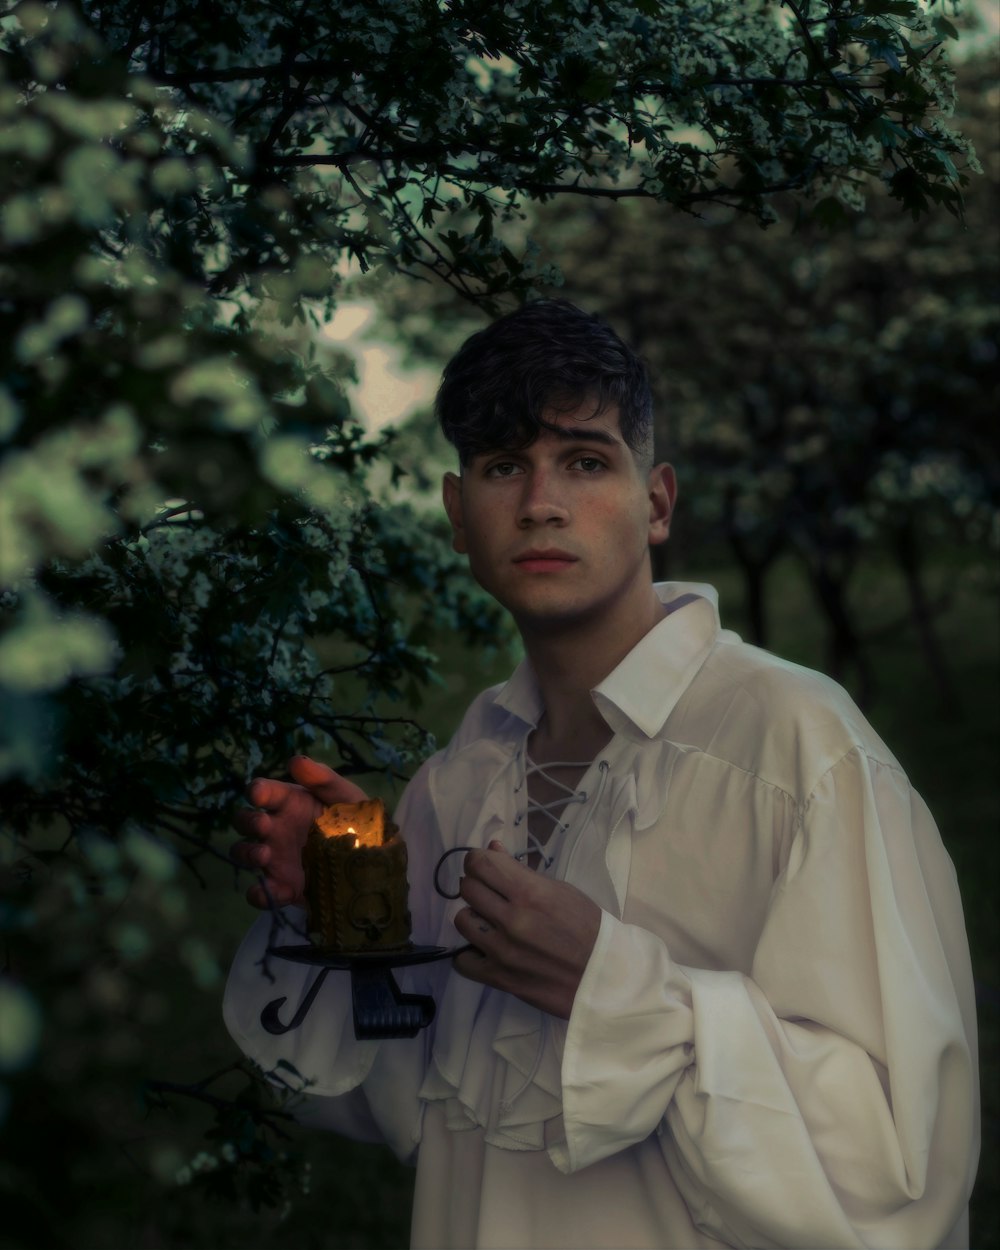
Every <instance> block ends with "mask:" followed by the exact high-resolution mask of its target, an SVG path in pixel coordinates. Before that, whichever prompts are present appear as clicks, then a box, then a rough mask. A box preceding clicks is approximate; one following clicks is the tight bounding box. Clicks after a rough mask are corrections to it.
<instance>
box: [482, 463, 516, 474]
mask: <svg viewBox="0 0 1000 1250" xmlns="http://www.w3.org/2000/svg"><path fill="white" fill-rule="evenodd" d="M520 471H521V470H520V465H517V464H515V463H514V461H513V460H497V461H495V462H494V463H493V464H491V465H488V466H487V468H486V472H485V476H486V477H513V476H514V475H515V474H516V473H519V472H520Z"/></svg>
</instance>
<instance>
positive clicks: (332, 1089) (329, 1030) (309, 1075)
mask: <svg viewBox="0 0 1000 1250" xmlns="http://www.w3.org/2000/svg"><path fill="white" fill-rule="evenodd" d="M285 914H286V917H287V919H288V920H290V921H291V922H292V923H293V924H295V925H298V926H299V928H301V926H302V922H303V919H304V917H303V916H302V913H301V910H300V909H299V908H293V907H289V908H286V909H285ZM273 932H274V921H273V918H272V917H271V916H270V915H263V916H261V917H260V918H259V919H258V920H256V921H255V922H254V924H253V925H252V927H251V928H250V931H249V932H248V933H247V935H246V937H245V938H244V939H243V942H242V944H241V945H240V948H239V950H238V951H237V952H236V957H235V958H234V960H233V966H232V968H231V969H230V972H229V979H228V981H227V982H226V990H225V995H224V997H223V1003H222V1015H223V1019H224V1020H225V1023H226V1028H227V1029H228V1030H229V1033H230V1035H231V1036H232V1038H233V1040H234V1041H235V1042H236V1043H237V1045H238V1046H239V1047H240V1049H241V1050H242V1051H243V1052H244V1054H246V1055H247V1056H248V1057H249V1058H250V1059H252V1060H253V1061H254V1063H256V1064H257V1065H258V1066H259V1067H261V1068H263V1069H264V1071H265V1072H274V1071H275V1070H277V1071H278V1074H279V1075H280V1077H281V1079H282V1080H283V1081H285V1082H291V1083H293V1084H294V1080H293V1079H292V1073H291V1072H289V1070H288V1065H291V1067H292V1068H293V1069H294V1071H295V1072H297V1073H298V1074H299V1076H300V1077H301V1078H302V1080H303V1081H305V1082H307V1083H308V1093H310V1094H324V1095H327V1096H336V1095H338V1094H344V1093H347V1091H348V1090H352V1089H355V1088H356V1087H357V1086H358V1085H360V1084H361V1082H362V1081H363V1080H364V1079H365V1077H366V1076H367V1075H368V1073H369V1072H370V1071H371V1068H372V1064H373V1063H374V1062H375V1057H376V1055H377V1054H378V1048H379V1043H378V1042H359V1041H358V1040H357V1038H355V1036H354V1015H353V1010H352V1007H351V986H350V980H349V973H347V972H339V971H337V972H329V973H327V974H326V981H325V982H324V984H323V985H322V986H321V987H320V990H319V993H318V994H317V995H316V998H315V1000H314V1002H313V1004H312V1006H311V1007H310V1009H309V1014H308V1015H307V1016H306V1018H305V1020H303V1022H302V1024H301V1025H299V1027H298V1028H297V1029H292V1030H290V1031H289V1032H287V1033H280V1034H274V1033H268V1032H267V1030H266V1029H265V1028H264V1027H263V1025H262V1024H261V1022H260V1017H261V1012H262V1011H263V1010H264V1008H265V1007H266V1006H267V1004H268V1003H271V1002H274V1001H275V1000H277V999H281V998H284V999H285V1002H284V1003H283V1004H282V1006H281V1009H280V1018H281V1019H282V1020H286V1021H287V1020H289V1019H291V1017H292V1015H294V1013H295V1011H296V1009H297V1007H298V1005H299V1003H300V1002H301V1001H302V999H303V998H304V997H305V995H306V994H307V993H308V992H309V989H310V987H311V986H312V985H313V983H314V981H315V980H316V978H317V977H318V976H321V975H323V974H322V970H321V969H318V968H315V967H310V966H309V965H306V964H297V963H292V962H291V961H290V960H287V959H281V958H278V957H276V956H274V955H268V954H267V948H268V946H269V945H270V943H271V939H272V935H273Z"/></svg>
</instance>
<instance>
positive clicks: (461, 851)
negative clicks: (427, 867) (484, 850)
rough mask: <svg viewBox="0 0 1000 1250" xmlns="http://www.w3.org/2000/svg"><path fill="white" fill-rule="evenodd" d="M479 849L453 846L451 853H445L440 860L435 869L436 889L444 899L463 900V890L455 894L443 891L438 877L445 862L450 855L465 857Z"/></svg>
mask: <svg viewBox="0 0 1000 1250" xmlns="http://www.w3.org/2000/svg"><path fill="white" fill-rule="evenodd" d="M478 849H479V848H478V847H475V846H453V847H452V848H451V850H450V851H445V853H444V854H443V855H442V856H441V858H440V859H439V860H438V862H437V864H436V866H435V868H434V889H435V890H436V891H437V893H438V894H440V895H441V897H442V898H461V897H462V891H461V889H459V890H458V891H457V892H456V893H455V894H449V893H448V891H447V890H442V889H441V882H440V881H439V880H438V875H439V873H440V872H441V869H442V867H443V866H444V861H445V860H446V859H447V858H448V856H449V855H459V854H462V855H464V854H466V853H467V852H468V851H475V850H478Z"/></svg>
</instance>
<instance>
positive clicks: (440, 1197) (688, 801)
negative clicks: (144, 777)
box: [225, 584, 978, 1247]
mask: <svg viewBox="0 0 1000 1250" xmlns="http://www.w3.org/2000/svg"><path fill="white" fill-rule="evenodd" d="M658 590H659V593H660V595H661V598H662V599H663V601H664V602H665V604H667V605H668V607H669V606H670V605H671V604H673V605H677V604H683V606H681V607H679V608H678V609H677V610H675V611H672V612H670V613H669V614H668V615H667V616H665V618H664V620H663V621H662V622H661V623H660V624H659V625H658V626H657V627H656V628H655V629H653V630H652V631H650V633H649V634H647V635H646V637H645V638H644V639H642V641H641V642H640V643H639V644H638V645H637V646H636V647H635V648H634V649H633V650H632V652H630V654H629V655H628V656H627V657H626V658H625V659H624V660H623V661H622V663H621V664H620V665H619V666H618V667H617V668H616V669H615V670H614V672H612V673H611V674H610V675H609V676H608V677H607V678H606V679H605V680H604V681H603V682H602V683H601V684H600V685H599V686H598V687H597V688H596V689H595V690H594V691H593V698H594V702H595V705H596V706H597V708H598V710H599V711H600V713H601V715H602V716H603V717H604V719H605V720H606V722H607V724H608V726H609V728H610V729H611V730H612V731H613V732H612V737H611V739H610V741H609V742H608V744H607V746H606V747H605V749H604V750H603V751H602V752H601V753H600V754H599V755H598V757H597V758H596V759H595V760H594V761H593V763H592V764H591V766H590V768H589V769H588V771H587V773H586V775H585V776H584V777H583V778H582V780H581V781H580V783H579V788H580V790H581V791H582V792H584V793H585V795H586V798H585V799H584V800H582V801H581V802H580V803H579V804H578V805H576V806H574V807H572V808H568V809H567V813H566V816H565V817H564V821H565V823H566V825H567V827H566V831H565V833H564V834H563V835H562V837H561V838H560V839H559V840H558V841H557V842H556V843H554V844H553V848H552V849H553V855H554V858H553V862H552V864H551V866H550V867H549V868H548V870H547V871H548V872H549V873H551V874H553V875H554V876H556V877H557V878H559V879H561V880H566V881H569V882H571V883H573V884H574V885H576V886H578V887H579V888H580V889H582V890H584V891H585V892H586V893H587V894H588V895H589V896H590V897H591V898H593V899H594V900H595V901H596V902H597V903H598V905H599V906H600V907H601V909H602V922H601V928H600V932H599V935H598V939H597V943H596V946H595V948H594V951H593V953H592V955H591V958H590V960H589V963H588V966H587V970H586V973H585V975H584V979H583V982H582V983H581V986H580V989H579V991H578V993H577V996H576V1000H575V1003H574V1008H573V1012H572V1015H571V1018H570V1020H569V1021H561V1020H557V1019H555V1018H553V1017H550V1016H547V1015H546V1014H545V1013H543V1012H541V1011H539V1010H537V1009H535V1008H533V1007H530V1006H528V1005H527V1004H525V1003H523V1002H521V1000H520V999H517V998H515V997H513V996H511V995H508V994H503V993H500V992H498V991H496V990H493V989H491V988H489V987H485V986H482V985H480V984H478V983H475V982H471V981H468V980H466V979H465V978H462V977H461V976H459V975H458V974H456V973H453V972H452V970H451V968H450V965H449V964H448V963H439V964H428V965H423V966H421V967H416V968H412V969H408V970H406V971H405V972H404V973H399V974H397V979H398V980H399V981H400V983H401V986H402V988H404V989H405V990H410V991H415V992H424V993H431V994H433V996H434V998H435V1000H436V1002H437V1015H436V1019H435V1021H434V1023H433V1025H432V1027H431V1028H430V1029H428V1030H426V1031H425V1032H423V1033H422V1034H421V1035H419V1036H418V1037H417V1038H414V1039H412V1040H406V1041H404V1040H399V1041H388V1042H381V1043H376V1042H358V1041H356V1039H355V1038H354V1037H353V1030H352V1027H351V1010H350V995H349V993H348V992H346V991H347V984H346V974H338V973H335V974H331V976H330V978H329V979H328V983H327V985H325V986H324V987H323V989H322V991H321V993H320V995H319V997H318V999H317V1001H316V1003H315V1004H314V1006H313V1008H312V1011H311V1013H310V1015H309V1017H308V1018H307V1020H306V1022H305V1024H303V1026H302V1027H301V1028H300V1029H298V1030H295V1031H294V1032H292V1033H289V1034H285V1035H283V1036H281V1037H274V1036H271V1035H269V1034H267V1033H266V1032H264V1031H263V1030H262V1029H261V1028H260V1024H259V1017H260V1012H261V1009H262V1008H263V1006H264V1004H265V1003H266V1002H268V1001H270V1000H271V999H274V998H276V997H279V996H281V995H285V996H287V998H288V1000H289V1004H290V1005H294V1003H296V1002H298V1001H299V1000H300V998H301V996H302V994H303V993H304V992H305V991H306V990H307V989H308V986H309V984H310V983H311V981H312V979H313V977H314V976H315V975H316V973H315V970H312V969H308V968H303V967H302V966H300V965H294V964H288V963H282V962H281V961H278V960H275V959H268V958H266V956H265V953H264V952H265V948H266V946H267V944H268V941H269V940H270V939H271V938H272V937H273V926H274V920H273V918H271V917H267V916H264V917H261V918H260V920H258V921H257V923H256V925H255V926H254V927H253V929H251V931H250V933H249V934H248V936H247V938H246V940H245V941H244V943H243V946H242V947H241V948H240V951H239V952H238V954H237V957H236V959H235V961H234V965H233V969H232V972H231V974H230V980H229V984H228V987H227V994H226V1002H225V1016H226V1021H227V1024H228V1026H229V1028H230V1031H231V1032H232V1034H233V1036H234V1037H235V1038H236V1040H237V1041H238V1042H239V1043H240V1045H241V1046H242V1047H243V1048H244V1049H245V1050H246V1051H247V1053H248V1054H250V1055H251V1056H252V1057H253V1058H255V1059H256V1060H257V1062H258V1063H260V1064H261V1065H262V1066H263V1067H264V1068H265V1069H268V1070H270V1069H274V1068H276V1066H277V1065H278V1064H279V1062H283V1063H284V1064H291V1065H292V1066H293V1067H294V1068H295V1069H296V1070H297V1071H298V1072H299V1073H300V1074H301V1075H302V1076H303V1077H304V1078H306V1079H307V1080H309V1081H310V1095H311V1096H310V1098H309V1099H308V1104H307V1107H306V1109H305V1111H304V1113H303V1118H310V1119H312V1120H313V1121H314V1122H315V1123H317V1124H322V1125H325V1126H328V1127H333V1128H336V1129H338V1130H339V1131H341V1132H346V1133H348V1134H351V1135H354V1136H357V1137H362V1138H367V1139H378V1138H381V1139H383V1140H386V1141H387V1142H388V1143H389V1144H390V1145H391V1146H392V1148H393V1149H394V1150H395V1151H396V1152H397V1154H399V1155H400V1156H401V1157H404V1158H406V1157H410V1156H412V1155H413V1154H414V1153H416V1156H417V1163H418V1179H417V1201H416V1207H415V1212H414V1230H413V1240H414V1245H427V1246H430V1245H437V1246H444V1245H456V1246H489V1245H492V1246H516V1245H523V1246H538V1247H540V1246H543V1245H545V1246H557V1245H567V1246H569V1245H574V1246H580V1247H582V1246H590V1245H592V1246H599V1245H618V1246H633V1245H635V1246H651V1247H652V1246H658V1247H662V1246H669V1245H677V1246H715V1245H730V1246H744V1245H745V1246H802V1245H809V1246H838V1247H839V1246H886V1247H888V1246H901V1245H907V1246H923V1245H925V1246H928V1247H932V1246H939V1245H941V1246H944V1245H947V1246H959V1245H961V1244H962V1242H963V1237H964V1233H963V1229H964V1211H965V1207H966V1204H967V1200H968V1191H969V1188H970V1186H971V1178H972V1176H973V1175H974V1169H975V1158H976V1146H977V1132H978V1129H977V1124H978V1120H977V1115H978V1103H977V1094H976V1070H975V1052H974V1046H975V1042H974V1038H975V1031H974V1027H975V1022H974V1008H973V998H972V989H971V974H970V971H969V965H968V953H967V948H966V944H965V937H964V930H963V925H962V916H961V905H960V901H959V899H958V895H957V890H956V887H955V879H954V873H953V870H952V868H951V864H950V862H949V860H948V858H947V856H946V854H945V852H944V850H943V848H942V846H941V843H940V839H939V837H938V834H937V831H936V829H935V827H934V824H933V821H932V819H931V817H930V815H929V813H928V812H927V810H926V808H925V807H924V806H923V805H922V804H921V802H920V800H919V798H918V797H917V796H916V795H915V794H914V793H913V791H912V790H911V789H910V787H909V784H908V783H907V781H906V778H905V777H904V776H903V774H902V772H901V770H900V769H899V765H898V764H897V763H896V761H895V760H894V759H893V757H892V756H891V755H890V754H889V753H888V751H887V750H886V748H885V747H884V745H883V744H882V743H881V742H880V740H879V739H878V738H877V736H876V735H875V734H874V732H873V731H872V730H871V728H870V726H868V725H867V723H866V722H865V721H864V719H863V717H862V716H861V715H860V713H859V712H858V711H857V709H856V708H855V707H854V705H853V704H852V703H851V702H850V700H849V699H848V698H847V696H846V695H845V694H844V693H843V691H841V690H840V689H839V687H837V686H835V685H834V684H833V683H831V682H829V681H827V680H826V679H825V678H823V677H820V676H819V675H817V674H814V673H810V672H808V671H806V670H803V669H800V668H797V667H796V666H794V665H789V664H786V663H784V662H782V661H780V660H777V659H775V658H774V657H773V656H769V655H767V654H766V653H763V652H760V651H757V650H756V649H755V648H751V647H747V646H745V645H744V644H742V643H741V642H740V641H739V639H738V638H737V637H736V636H735V635H734V634H731V633H728V632H727V631H722V630H720V628H719V624H718V616H717V609H716V601H715V594H714V591H712V589H711V588H710V587H705V586H700V585H689V584H668V585H666V586H662V587H659V588H658ZM542 710H543V709H542V706H541V703H540V699H539V694H538V689H537V686H536V684H535V681H534V677H533V674H532V673H531V670H530V666H528V665H527V664H523V665H522V666H521V667H520V668H519V669H518V670H517V671H516V672H515V673H514V675H513V676H512V678H511V679H510V681H509V682H507V683H506V684H505V685H504V686H503V687H501V688H497V689H494V690H491V691H487V692H486V693H485V694H484V695H482V696H480V698H479V699H477V700H476V701H475V703H474V704H473V705H472V707H471V708H470V710H469V712H468V713H467V715H466V718H465V720H464V721H463V724H462V726H461V727H460V729H459V731H458V733H457V734H456V736H455V738H454V739H453V741H452V742H451V743H450V744H449V746H448V747H447V748H446V749H445V750H444V751H442V752H440V753H438V754H437V755H436V756H434V757H433V758H432V759H431V760H429V761H428V762H427V763H426V764H425V765H424V766H423V767H422V768H421V769H420V771H419V772H418V774H417V776H416V777H415V778H414V780H413V781H412V782H411V784H410V786H409V787H408V789H407V792H406V794H405V796H404V798H403V801H402V803H401V805H400V808H399V810H398V812H397V813H396V819H397V822H398V823H399V825H400V827H401V829H402V830H403V832H404V836H405V837H406V839H407V843H408V848H409V852H410V870H409V879H410V887H411V888H410V901H411V911H412V913H413V921H414V927H413V938H414V941H416V942H418V943H426V944H435V945H441V946H445V947H452V946H454V945H455V944H456V942H457V941H458V940H459V939H458V936H457V933H456V931H455V929H454V925H453V917H454V915H455V912H456V911H457V910H458V909H459V908H460V907H462V906H464V904H462V903H461V901H458V900H456V901H447V900H445V899H443V898H442V897H441V896H439V895H438V894H437V893H435V891H434V890H433V888H431V881H432V877H433V872H434V867H435V865H436V863H437V861H438V859H439V857H440V855H441V854H442V853H443V852H444V851H447V850H450V849H452V848H456V847H463V846H476V847H479V846H486V845H487V844H488V843H489V842H490V841H491V840H493V839H499V840H500V841H501V842H503V844H504V846H505V847H506V848H507V849H508V850H509V851H510V852H511V853H512V854H519V853H521V852H523V851H524V850H525V845H526V841H525V839H526V829H527V822H526V820H525V811H526V808H525V803H526V785H525V748H526V743H527V740H528V737H529V735H530V733H531V730H532V729H533V727H534V726H535V725H536V724H537V722H538V720H539V718H540V716H541V714H542ZM460 860H461V857H460V856H458V855H456V856H455V857H454V860H453V861H452V862H453V863H454V862H458V863H460ZM286 919H288V920H289V921H291V922H294V921H295V920H296V919H297V917H296V916H295V912H294V909H289V911H288V914H287V917H286ZM298 919H300V918H298ZM268 977H274V978H275V979H276V980H274V981H271V980H268ZM338 981H339V985H337V984H335V983H336V982H338ZM287 1070H288V1069H287V1068H285V1069H284V1071H287ZM508 1191H516V1192H508ZM609 1203H610V1204H612V1205H613V1207H614V1208H615V1209H616V1210H617V1211H618V1214H617V1215H616V1216H615V1217H614V1220H613V1221H612V1222H611V1223H609V1217H608V1215H607V1208H608V1204H609Z"/></svg>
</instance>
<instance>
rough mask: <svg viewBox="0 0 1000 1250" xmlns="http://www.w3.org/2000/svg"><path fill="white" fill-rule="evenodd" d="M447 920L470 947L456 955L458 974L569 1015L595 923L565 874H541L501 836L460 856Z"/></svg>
mask: <svg viewBox="0 0 1000 1250" xmlns="http://www.w3.org/2000/svg"><path fill="white" fill-rule="evenodd" d="M461 895H462V898H463V899H464V900H465V901H466V902H467V903H468V904H469V906H468V907H466V908H464V909H463V910H462V911H460V912H459V913H458V915H457V916H456V917H455V928H456V929H457V930H458V931H459V933H460V934H461V935H462V937H463V938H464V939H465V940H466V941H467V942H470V943H471V944H472V945H473V947H475V949H474V950H470V951H463V952H462V954H460V955H456V956H455V960H454V966H455V969H456V971H458V972H460V973H461V974H462V976H464V977H468V978H469V979H470V980H472V981H482V982H483V983H485V984H486V985H492V986H493V987H494V988H495V989H498V990H504V991H506V992H507V993H508V994H516V995H517V997H518V998H521V999H523V1000H524V1001H525V1002H526V1003H530V1004H531V1005H532V1006H533V1007H540V1008H541V1009H542V1011H547V1012H549V1013H550V1014H551V1015H553V1016H560V1017H561V1018H562V1019H564V1020H568V1019H569V1015H570V1012H571V1011H572V1010H573V1000H574V998H575V997H576V991H577V989H578V988H579V985H580V980H581V978H582V976H583V973H584V969H585V968H586V967H587V960H588V959H589V958H590V953H591V951H592V950H593V949H594V943H595V942H596V941H597V931H598V929H599V928H600V927H601V909H600V908H599V907H598V906H597V904H596V903H595V902H594V901H593V899H590V898H588V897H587V896H586V894H584V893H583V892H582V891H580V890H578V889H577V888H576V886H573V885H569V884H568V883H567V882H565V881H552V880H550V879H549V878H548V877H543V876H541V875H539V874H538V873H536V872H533V871H532V870H531V869H530V868H526V867H525V866H524V865H523V864H519V863H518V861H517V860H516V859H514V858H513V856H511V855H509V854H508V853H507V851H506V850H505V849H504V847H503V845H502V843H500V842H491V843H490V844H489V847H488V848H487V849H486V850H485V851H469V853H468V854H467V855H466V857H465V876H464V877H463V878H462V885H461Z"/></svg>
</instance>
